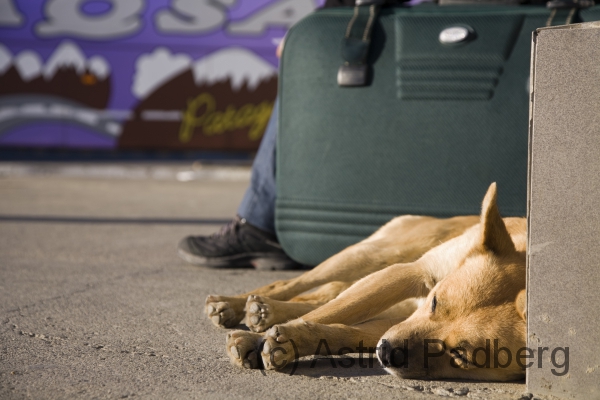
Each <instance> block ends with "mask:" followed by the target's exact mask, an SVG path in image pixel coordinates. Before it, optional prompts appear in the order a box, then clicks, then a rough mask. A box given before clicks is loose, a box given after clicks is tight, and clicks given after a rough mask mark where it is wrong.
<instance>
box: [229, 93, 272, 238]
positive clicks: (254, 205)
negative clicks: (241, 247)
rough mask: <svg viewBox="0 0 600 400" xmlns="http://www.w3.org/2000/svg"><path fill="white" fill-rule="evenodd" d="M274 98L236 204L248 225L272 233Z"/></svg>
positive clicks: (239, 213)
mask: <svg viewBox="0 0 600 400" xmlns="http://www.w3.org/2000/svg"><path fill="white" fill-rule="evenodd" d="M278 103H279V102H278V101H277V100H275V105H274V106H273V111H272V113H271V118H270V119H269V123H268V125H267V129H266V130H265V133H264V135H263V138H262V141H261V143H260V147H259V148H258V152H257V153H256V157H255V159H254V163H253V164H252V178H251V180H250V186H249V187H248V189H247V190H246V193H245V195H244V198H243V199H242V202H241V203H240V206H239V207H238V215H239V216H240V217H242V218H244V219H245V220H246V221H248V223H250V224H251V225H253V226H255V227H257V228H259V229H262V230H263V231H267V232H270V233H275V196H276V190H275V148H276V145H277V130H278V112H279V105H278Z"/></svg>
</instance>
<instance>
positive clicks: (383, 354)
mask: <svg viewBox="0 0 600 400" xmlns="http://www.w3.org/2000/svg"><path fill="white" fill-rule="evenodd" d="M391 352H392V346H391V345H390V342H388V341H387V340H385V339H381V340H380V341H379V346H377V358H379V362H380V363H381V364H382V365H383V366H384V367H389V366H390V353H391Z"/></svg>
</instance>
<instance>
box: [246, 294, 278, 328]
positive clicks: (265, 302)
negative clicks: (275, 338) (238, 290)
mask: <svg viewBox="0 0 600 400" xmlns="http://www.w3.org/2000/svg"><path fill="white" fill-rule="evenodd" d="M273 323H274V322H273V308H272V307H271V305H270V304H269V298H267V297H261V296H255V295H251V296H249V297H248V301H247V302H246V326H247V327H248V328H250V330H251V331H254V332H264V331H266V330H267V329H269V327H271V326H272V325H273Z"/></svg>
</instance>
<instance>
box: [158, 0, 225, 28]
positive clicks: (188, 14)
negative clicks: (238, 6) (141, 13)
mask: <svg viewBox="0 0 600 400" xmlns="http://www.w3.org/2000/svg"><path fill="white" fill-rule="evenodd" d="M226 19H227V14H226V13H225V8H224V7H222V6H221V5H219V4H218V3H217V4H215V2H213V1H211V0H173V2H172V3H171V9H169V10H162V11H159V12H158V13H156V19H155V21H156V27H157V29H158V30H159V31H160V32H165V33H169V32H171V33H202V32H209V31H212V30H215V29H217V28H219V27H220V26H221V25H223V23H224V22H225V21H226Z"/></svg>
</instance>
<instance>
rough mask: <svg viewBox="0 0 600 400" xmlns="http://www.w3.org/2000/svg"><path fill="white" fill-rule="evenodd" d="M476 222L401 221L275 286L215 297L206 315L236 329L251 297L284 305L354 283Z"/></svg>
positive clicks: (405, 218)
mask: <svg viewBox="0 0 600 400" xmlns="http://www.w3.org/2000/svg"><path fill="white" fill-rule="evenodd" d="M477 222H478V217H455V218H449V219H437V218H431V217H418V216H411V215H406V216H402V217H397V218H394V219H393V220H392V221H390V222H388V223H387V224H386V225H384V226H383V227H381V228H380V229H379V230H377V231H376V232H375V233H374V234H373V235H371V236H370V237H368V238H367V239H365V240H363V241H362V242H359V243H357V244H355V245H352V246H350V247H348V248H346V249H345V250H343V251H341V252H340V253H337V254H335V255H333V256H331V257H330V258H328V259H327V260H325V261H323V262H322V263H321V264H319V265H318V266H316V267H315V268H313V269H312V270H310V271H307V272H305V273H304V274H302V275H300V276H298V277H296V278H292V279H289V280H282V281H277V282H273V283H271V284H270V285H267V286H263V287H261V288H258V289H256V290H253V291H251V292H248V293H245V294H243V295H240V296H234V297H224V296H212V295H211V296H209V297H208V298H207V301H206V308H205V310H206V312H207V315H208V317H209V318H210V319H211V320H212V321H213V323H214V324H215V325H217V326H222V327H225V328H230V327H234V326H236V325H238V324H239V323H240V322H241V321H242V319H243V318H244V316H245V313H244V306H245V304H246V300H247V299H248V296H250V295H258V296H265V297H269V298H271V299H273V300H281V301H283V300H290V299H292V298H293V297H294V296H298V295H300V294H302V293H304V292H306V291H307V290H310V289H313V288H315V287H318V286H321V285H323V284H325V283H328V282H333V281H342V282H354V281H356V280H358V279H360V278H362V277H365V276H367V275H369V274H371V273H373V272H375V271H379V270H381V269H383V268H385V267H387V266H388V265H392V264H395V263H400V262H402V263H406V262H411V261H415V260H417V259H418V258H419V257H420V256H421V255H423V254H424V253H425V252H427V251H428V250H429V249H431V248H432V247H435V246H437V245H439V244H440V243H443V242H446V241H448V240H449V239H451V238H453V237H456V236H458V235H460V234H461V233H463V232H464V230H465V229H467V228H468V227H469V226H471V225H473V224H475V223H477ZM209 311H211V312H209Z"/></svg>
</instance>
